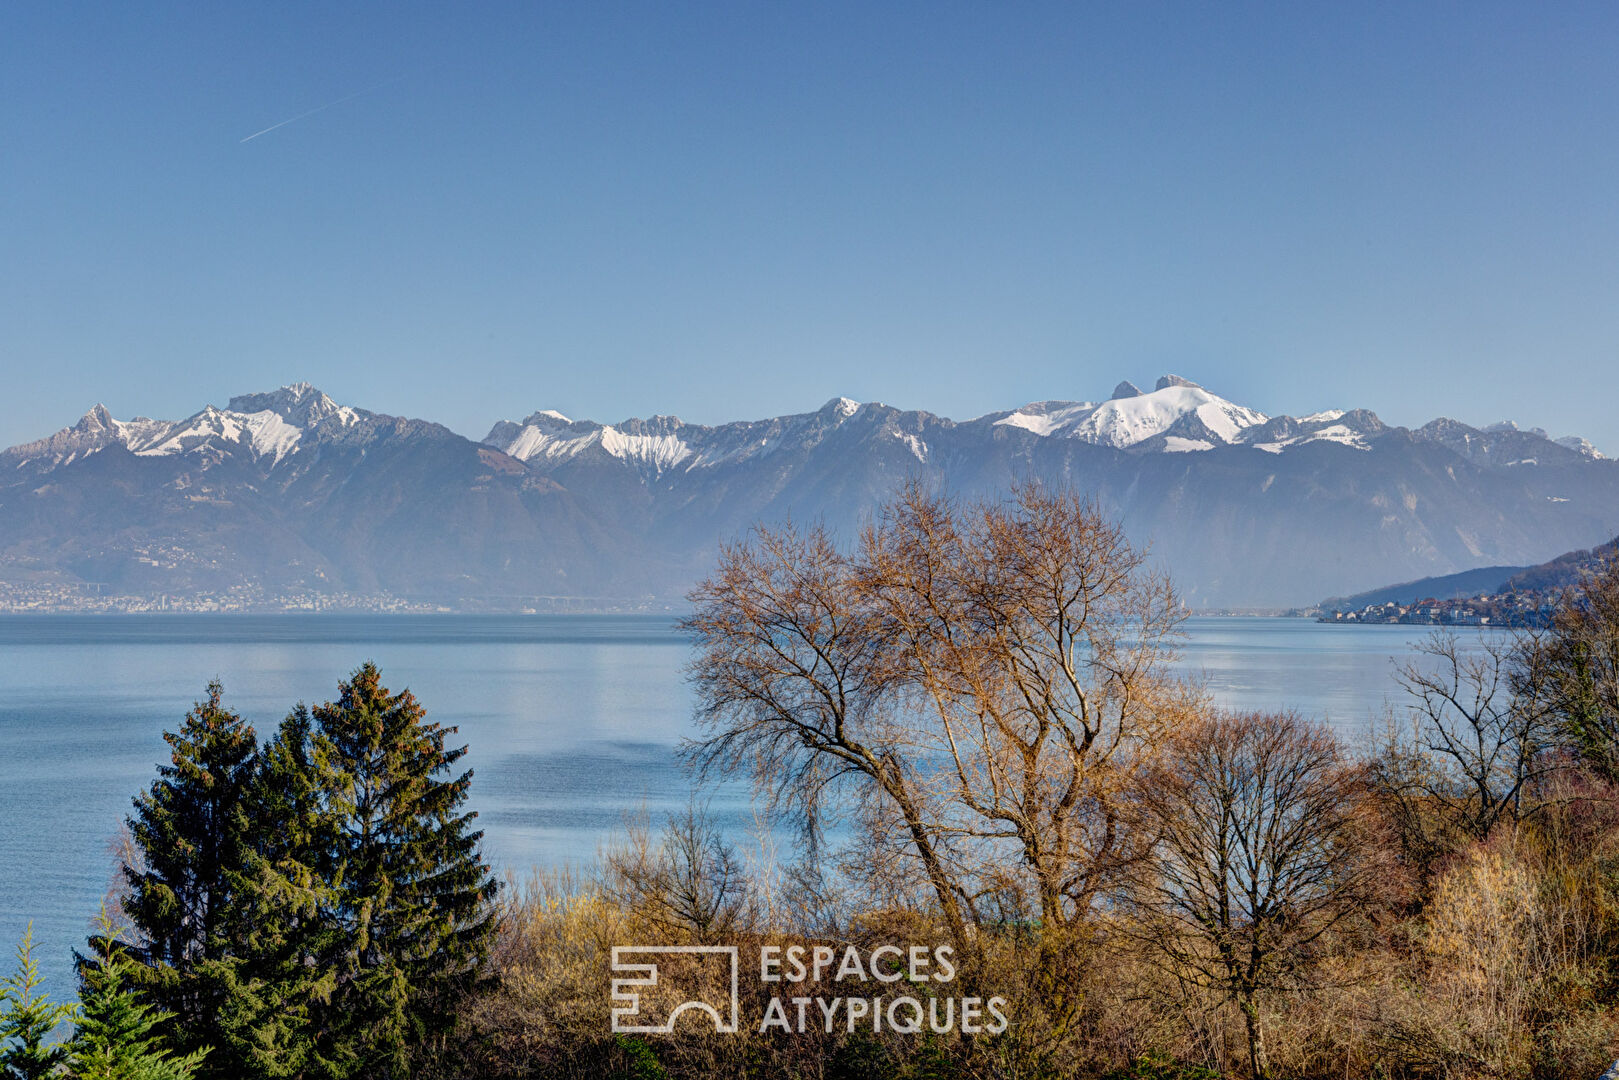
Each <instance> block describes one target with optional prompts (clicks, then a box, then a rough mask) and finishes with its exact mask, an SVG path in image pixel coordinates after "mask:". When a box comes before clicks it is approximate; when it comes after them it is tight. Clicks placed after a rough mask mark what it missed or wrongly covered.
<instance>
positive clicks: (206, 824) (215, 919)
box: [122, 682, 255, 1047]
mask: <svg viewBox="0 0 1619 1080" xmlns="http://www.w3.org/2000/svg"><path fill="white" fill-rule="evenodd" d="M221 695H222V690H221V688H220V685H219V683H218V682H212V683H209V684H208V696H207V699H206V700H204V701H201V702H198V703H197V704H196V705H195V707H194V708H192V710H191V711H190V712H189V713H187V714H186V718H185V721H184V723H182V724H181V726H180V730H179V731H177V732H165V733H164V736H163V738H164V739H165V740H166V741H167V742H168V744H169V746H170V748H171V751H172V752H171V754H170V759H169V761H170V763H169V764H168V765H163V766H159V767H158V779H157V780H155V781H153V783H152V786H151V787H150V788H149V789H148V790H147V791H145V792H143V793H142V794H141V795H139V796H137V797H136V799H135V813H134V815H133V816H132V817H131V818H130V819H129V828H130V833H131V836H132V837H133V839H134V841H135V843H136V844H137V845H138V846H139V848H140V851H141V854H142V856H143V858H142V860H141V861H142V862H143V864H144V865H140V866H125V868H124V878H125V881H126V883H127V885H128V891H127V892H126V894H125V895H124V897H123V899H122V907H123V910H124V913H125V914H126V915H127V916H128V918H129V921H130V923H131V924H132V925H133V927H134V929H135V931H136V934H137V942H138V944H136V945H135V946H132V947H131V952H132V953H133V956H132V957H131V959H132V960H134V961H136V962H135V963H133V964H131V965H130V967H129V970H128V972H127V977H128V978H129V979H130V980H131V981H132V982H134V983H136V984H137V985H138V986H139V987H140V989H141V990H142V991H143V992H144V993H145V994H146V996H147V998H148V999H149V1000H150V1001H152V1002H153V1004H154V1005H155V1006H156V1007H157V1008H159V1009H160V1010H162V1011H164V1012H168V1013H172V1014H173V1015H174V1018H175V1024H174V1030H175V1032H176V1033H177V1036H178V1041H179V1043H180V1044H181V1045H183V1046H186V1047H197V1046H201V1045H205V1044H208V1043H214V1042H218V1041H219V1040H218V1032H217V1030H216V1029H215V1026H214V1020H215V1017H216V1016H217V1015H218V1012H219V1008H220V1003H221V1001H222V1000H223V995H224V993H225V992H226V987H225V985H224V984H225V982H227V981H228V973H227V971H226V970H224V968H223V966H222V965H224V963H225V962H226V961H228V959H229V958H230V957H231V956H233V955H234V953H235V948H234V944H235V943H234V938H235V937H236V936H237V935H238V933H239V928H238V926H237V923H236V919H235V917H234V916H235V903H236V897H235V894H234V892H233V884H232V883H233V881H235V880H236V877H237V875H239V874H240V873H241V872H242V870H243V869H245V867H246V862H247V856H248V851H249V845H250V842H251V839H252V836H251V832H252V830H251V829H250V826H249V823H248V821H247V819H246V817H245V815H244V813H243V799H244V797H245V795H246V793H247V790H248V788H249V786H250V785H251V783H252V779H253V772H254V762H255V759H254V751H255V739H254V735H253V729H252V728H250V727H249V726H248V725H247V724H246V723H245V722H244V721H243V720H242V718H241V717H239V716H237V715H236V714H235V713H232V712H230V711H229V710H227V709H226V708H225V707H224V706H223V705H222V704H221V702H220V698H221Z"/></svg>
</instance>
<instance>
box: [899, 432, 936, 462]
mask: <svg viewBox="0 0 1619 1080" xmlns="http://www.w3.org/2000/svg"><path fill="white" fill-rule="evenodd" d="M894 438H896V439H898V440H899V441H900V442H902V443H904V444H905V445H906V446H908V447H910V450H911V453H912V454H915V455H916V460H918V461H921V462H924V463H925V462H926V461H927V459H928V444H927V443H925V442H923V441H922V440H921V439H919V438H917V437H916V436H915V435H907V434H905V433H904V432H902V431H896V432H894Z"/></svg>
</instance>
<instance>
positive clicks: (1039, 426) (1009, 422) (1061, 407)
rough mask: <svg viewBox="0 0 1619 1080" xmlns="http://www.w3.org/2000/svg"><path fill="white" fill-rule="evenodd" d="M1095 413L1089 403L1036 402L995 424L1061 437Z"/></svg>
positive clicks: (1094, 406) (1092, 403) (1091, 403)
mask: <svg viewBox="0 0 1619 1080" xmlns="http://www.w3.org/2000/svg"><path fill="white" fill-rule="evenodd" d="M1095 411H1096V404H1095V403H1094V402H1090V401H1036V402H1033V403H1032V404H1029V405H1025V406H1023V408H1021V409H1019V410H1017V411H1016V412H1014V413H1012V414H1011V415H1009V416H1003V417H1002V418H1001V419H999V420H997V421H995V423H996V424H997V425H1005V426H1006V427H1016V428H1022V429H1023V430H1024V431H1032V432H1034V433H1035V434H1036V435H1041V436H1050V435H1061V434H1067V433H1068V432H1069V431H1071V430H1072V429H1073V428H1074V427H1075V426H1077V425H1078V424H1079V423H1080V421H1082V420H1084V419H1085V418H1086V417H1088V416H1090V414H1091V413H1093V412H1095Z"/></svg>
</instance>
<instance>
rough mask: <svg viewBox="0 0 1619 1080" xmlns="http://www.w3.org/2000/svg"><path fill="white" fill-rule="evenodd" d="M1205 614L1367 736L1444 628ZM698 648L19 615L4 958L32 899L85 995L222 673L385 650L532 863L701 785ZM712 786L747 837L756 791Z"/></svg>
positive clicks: (531, 635)
mask: <svg viewBox="0 0 1619 1080" xmlns="http://www.w3.org/2000/svg"><path fill="white" fill-rule="evenodd" d="M1188 629H1189V632H1190V640H1189V641H1188V642H1187V644H1186V647H1185V649H1184V653H1185V659H1184V661H1183V666H1184V668H1185V669H1186V670H1187V671H1188V672H1189V673H1192V674H1196V675H1199V676H1201V677H1203V678H1205V679H1206V680H1207V683H1208V685H1209V687H1210V689H1211V690H1212V691H1213V693H1214V695H1215V697H1216V700H1217V701H1218V702H1219V703H1220V704H1222V705H1225V706H1229V707H1232V708H1266V709H1272V708H1294V709H1298V710H1300V711H1301V712H1304V713H1307V714H1311V715H1314V716H1316V717H1319V718H1322V719H1325V720H1327V721H1329V722H1330V723H1332V724H1333V725H1334V726H1335V727H1337V728H1338V729H1339V730H1340V731H1341V732H1343V733H1344V734H1345V735H1346V736H1347V737H1349V738H1351V739H1360V738H1363V737H1364V735H1365V733H1366V731H1367V730H1368V727H1369V724H1370V722H1371V721H1372V719H1373V718H1374V717H1376V716H1379V715H1381V713H1382V712H1383V710H1384V709H1385V707H1386V704H1387V703H1388V702H1389V701H1391V700H1393V699H1394V698H1395V697H1396V696H1397V690H1396V688H1395V687H1394V685H1393V683H1392V681H1391V680H1390V672H1391V657H1397V656H1403V655H1405V654H1407V653H1408V652H1409V650H1410V648H1411V646H1412V644H1413V643H1414V642H1416V641H1418V640H1420V639H1421V638H1422V637H1424V636H1425V632H1424V631H1423V630H1422V629H1421V628H1417V627H1379V626H1365V627H1343V626H1334V625H1326V624H1319V623H1314V622H1309V621H1306V620H1301V619H1253V618H1203V619H1193V620H1191V622H1190V624H1189V627H1188ZM689 655H690V654H689V651H688V649H687V646H686V644H685V642H684V640H683V639H682V638H680V637H679V636H678V635H677V634H676V633H675V632H674V631H673V628H672V627H671V625H670V623H669V621H668V620H667V619H664V618H660V617H639V616H550V617H546V616H512V617H486V616H466V617H461V616H421V617H415V616H341V615H320V616H300V615H286V616H247V615H220V616H211V615H175V616H114V615H90V616H71V615H13V616H0V966H4V967H5V968H6V970H7V971H9V969H10V964H9V960H8V959H6V958H8V957H9V954H10V948H11V944H12V943H14V942H15V941H16V940H17V939H18V938H19V937H20V936H21V934H22V931H23V927H24V926H25V925H26V924H27V922H28V921H29V920H30V919H32V920H33V922H34V936H35V940H36V941H37V942H38V943H39V946H40V954H39V955H40V959H41V962H42V965H43V966H44V968H45V970H46V973H47V976H48V978H49V989H50V990H51V992H52V993H53V995H56V996H58V997H64V996H69V995H71V993H72V989H73V984H72V978H71V953H70V950H71V949H72V948H73V947H74V946H76V945H78V944H80V943H81V942H82V941H83V940H84V936H85V931H86V929H87V927H88V925H89V921H90V920H91V918H92V917H93V916H94V915H95V914H96V911H97V909H98V908H99V906H100V903H101V899H102V897H103V896H104V895H105V893H106V891H107V888H108V884H109V882H110V881H111V876H112V868H113V860H112V856H111V854H110V852H109V843H110V841H111V838H112V837H113V835H114V834H115V832H116V830H117V828H118V824H119V822H120V821H121V819H122V818H123V816H124V815H125V814H126V813H127V812H128V810H129V805H130V803H129V801H130V798H131V796H132V795H133V794H134V793H135V792H137V791H139V790H141V789H142V788H143V787H145V786H146V785H147V784H149V783H150V782H151V780H152V778H153V776H154V766H155V765H156V763H157V762H159V761H166V760H167V758H168V754H167V747H166V746H165V744H164V742H163V738H162V733H163V730H164V729H165V728H166V727H174V726H176V725H177V724H178V723H179V721H180V720H181V718H182V717H183V716H184V714H185V712H186V710H187V709H188V708H189V707H190V705H191V703H192V702H193V701H195V700H196V699H197V698H198V697H200V696H202V693H203V689H204V687H205V686H206V684H207V683H208V681H209V680H210V679H213V678H218V679H220V680H221V681H222V682H223V683H224V686H225V700H226V704H227V705H228V706H229V707H231V708H232V709H234V710H235V711H236V712H238V713H240V714H242V715H243V716H245V717H247V718H248V719H249V720H251V721H252V722H253V724H254V726H255V727H257V728H258V729H259V731H260V732H261V734H265V733H268V732H270V731H272V730H273V729H274V727H275V725H276V724H277V723H278V722H279V721H280V719H281V718H282V717H283V716H285V715H286V713H287V711H288V709H289V708H290V707H291V706H292V705H294V704H295V703H296V702H298V701H300V700H302V701H306V702H309V703H310V704H317V703H319V702H323V701H326V700H329V699H331V698H333V697H335V696H336V692H337V683H338V680H339V679H342V678H344V677H345V676H346V675H347V674H348V673H349V672H351V671H353V669H354V668H355V667H356V666H358V665H359V664H360V663H361V662H363V661H365V660H374V661H375V662H376V663H377V664H378V666H379V667H380V668H381V669H382V675H383V682H384V683H385V684H386V685H387V686H389V687H390V688H392V689H395V690H398V689H400V688H403V687H409V688H410V689H411V690H412V691H414V692H415V694H416V695H417V697H418V698H419V699H420V700H421V701H422V703H423V705H424V706H425V707H426V709H427V712H428V715H429V716H430V717H431V718H432V719H435V720H438V721H440V722H443V723H448V724H456V725H459V727H460V735H461V739H462V740H463V741H465V742H466V743H467V744H468V745H469V746H470V750H469V752H468V754H467V757H466V759H465V760H466V763H467V764H469V765H470V766H471V767H472V768H473V769H475V770H476V778H475V779H474V781H473V785H472V804H473V806H474V807H475V808H476V809H477V810H478V811H479V815H480V817H479V821H480V823H481V825H482V826H483V828H484V830H485V841H484V843H485V851H486V853H487V854H488V855H489V857H490V858H491V859H492V860H493V861H494V862H495V864H496V865H497V866H498V867H501V868H502V869H508V870H511V871H514V872H516V873H519V874H521V873H523V872H526V871H527V870H528V869H530V868H532V867H556V866H560V865H564V864H569V863H580V862H584V861H587V860H589V859H591V858H592V857H593V856H594V855H595V854H596V852H597V850H598V847H599V846H600V845H601V844H602V843H603V842H604V841H606V840H608V839H610V837H611V835H612V834H613V832H614V831H615V830H616V829H618V828H620V827H621V826H622V825H623V823H624V821H625V818H626V815H627V814H635V813H639V812H642V811H644V812H645V813H647V814H648V815H649V816H650V817H651V819H652V820H653V821H657V820H659V819H661V817H662V816H663V815H664V814H665V813H668V812H670V811H673V810H677V809H679V808H681V807H683V806H684V805H685V804H686V801H687V799H688V798H689V797H690V796H691V794H692V790H693V782H692V780H691V778H690V777H689V776H688V775H687V774H686V773H685V772H684V771H683V770H682V768H681V767H680V765H679V763H678V762H677V761H676V759H675V755H674V749H675V747H676V745H677V744H678V743H679V741H680V740H681V738H682V737H684V736H686V735H688V734H690V733H691V732H692V727H691V695H690V691H689V690H688V688H687V686H686V683H685V680H684V667H685V664H686V662H687V660H688V658H689ZM699 794H700V797H702V798H704V799H707V800H709V805H710V810H711V812H712V813H713V814H714V816H715V817H716V818H717V819H719V820H720V821H721V822H722V823H723V824H725V825H726V826H727V827H728V829H730V830H732V831H733V832H734V834H735V836H736V838H737V840H738V841H739V842H740V841H744V840H745V834H746V833H747V832H748V831H749V830H751V829H753V827H754V826H753V820H754V818H753V813H752V809H751V807H750V805H749V801H748V798H747V794H746V792H745V791H744V790H742V789H741V788H740V787H738V786H736V785H732V786H728V787H718V786H714V785H708V789H707V790H705V791H703V792H700V793H699ZM739 846H740V844H739Z"/></svg>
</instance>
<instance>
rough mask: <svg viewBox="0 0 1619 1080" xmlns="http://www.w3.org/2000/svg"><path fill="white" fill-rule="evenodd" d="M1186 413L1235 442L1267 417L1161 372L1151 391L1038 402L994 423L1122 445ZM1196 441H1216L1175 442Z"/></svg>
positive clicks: (1181, 448)
mask: <svg viewBox="0 0 1619 1080" xmlns="http://www.w3.org/2000/svg"><path fill="white" fill-rule="evenodd" d="M1119 389H1123V390H1128V389H1131V388H1130V387H1124V386H1121V387H1120V388H1119ZM1115 393H1118V390H1115ZM1188 417H1192V418H1195V419H1196V420H1197V421H1198V422H1199V424H1201V427H1202V429H1203V431H1206V432H1207V433H1209V434H1212V435H1213V436H1214V438H1215V439H1217V440H1219V441H1220V442H1221V443H1226V444H1230V443H1234V442H1237V441H1238V440H1239V439H1240V438H1241V436H1242V433H1243V432H1244V431H1247V430H1248V429H1249V428H1253V427H1257V426H1259V425H1260V424H1263V423H1265V421H1267V420H1268V419H1269V417H1267V416H1266V415H1265V414H1264V413H1261V412H1258V411H1256V410H1254V409H1249V408H1245V407H1243V406H1241V405H1236V404H1233V403H1232V402H1229V401H1227V400H1226V399H1225V398H1223V397H1220V396H1219V395H1217V394H1211V393H1210V392H1209V391H1207V390H1205V389H1203V388H1202V387H1201V386H1198V385H1197V384H1195V383H1192V382H1188V381H1187V380H1185V379H1182V378H1180V376H1178V375H1165V376H1164V377H1163V378H1161V379H1159V380H1158V389H1156V390H1153V391H1151V392H1150V393H1136V394H1133V395H1130V396H1124V397H1117V396H1116V397H1113V398H1109V399H1108V400H1107V401H1104V402H1102V403H1101V404H1100V405H1093V404H1091V403H1090V402H1044V401H1042V402H1036V403H1034V404H1031V405H1025V406H1023V408H1021V409H1019V410H1017V411H1016V412H1014V413H1011V414H1010V415H1007V416H1004V417H1002V418H1001V419H999V420H997V421H995V423H996V424H1002V425H1007V426H1011V427H1020V428H1023V429H1024V430H1025V431H1032V432H1034V433H1035V434H1036V435H1041V436H1046V437H1053V436H1055V437H1060V438H1069V439H1080V440H1082V441H1084V442H1090V443H1097V444H1099V445H1102V446H1111V447H1114V448H1115V449H1120V450H1122V449H1125V448H1126V447H1130V446H1135V445H1136V444H1137V443H1141V442H1145V441H1146V440H1148V439H1151V438H1155V437H1156V436H1159V435H1163V434H1164V433H1165V432H1167V431H1168V430H1169V429H1170V428H1171V427H1174V426H1175V424H1176V423H1177V422H1181V421H1183V420H1185V419H1187V418H1188ZM1199 434H1202V432H1201V431H1200V432H1199ZM1200 442H1202V443H1208V446H1207V447H1201V449H1213V447H1214V446H1215V445H1216V444H1215V443H1214V442H1212V441H1210V440H1208V439H1203V438H1195V439H1194V438H1186V437H1184V436H1182V437H1179V440H1178V442H1177V443H1176V449H1177V452H1185V451H1188V450H1191V449H1193V448H1194V447H1193V444H1195V443H1200Z"/></svg>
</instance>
